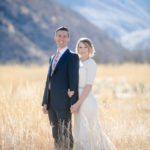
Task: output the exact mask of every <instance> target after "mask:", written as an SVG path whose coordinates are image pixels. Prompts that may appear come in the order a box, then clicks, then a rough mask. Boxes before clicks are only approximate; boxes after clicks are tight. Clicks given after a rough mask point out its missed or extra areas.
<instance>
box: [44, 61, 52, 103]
mask: <svg viewBox="0 0 150 150" xmlns="http://www.w3.org/2000/svg"><path fill="white" fill-rule="evenodd" d="M50 61H51V59H50V60H49V69H48V73H47V78H46V84H45V89H44V94H43V100H42V106H43V105H44V104H48V84H49V71H50Z"/></svg>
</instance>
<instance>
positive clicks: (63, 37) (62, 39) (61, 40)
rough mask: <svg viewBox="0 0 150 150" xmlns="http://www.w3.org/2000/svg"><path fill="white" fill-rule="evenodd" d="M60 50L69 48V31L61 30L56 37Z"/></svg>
mask: <svg viewBox="0 0 150 150" xmlns="http://www.w3.org/2000/svg"><path fill="white" fill-rule="evenodd" d="M54 39H55V41H56V44H57V47H58V49H63V48H65V47H66V46H67V43H68V42H69V41H70V37H69V36H68V32H67V31H63V30H59V31H57V33H56V35H55V37H54Z"/></svg>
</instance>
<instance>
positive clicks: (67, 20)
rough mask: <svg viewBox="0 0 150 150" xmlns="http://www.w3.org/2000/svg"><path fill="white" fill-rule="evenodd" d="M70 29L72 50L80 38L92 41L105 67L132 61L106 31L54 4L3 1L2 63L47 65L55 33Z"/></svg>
mask: <svg viewBox="0 0 150 150" xmlns="http://www.w3.org/2000/svg"><path fill="white" fill-rule="evenodd" d="M62 25H63V26H67V27H68V28H69V29H70V32H71V42H70V43H69V47H70V48H71V49H72V50H74V48H75V44H76V41H77V40H78V38H80V37H89V38H90V39H92V41H93V43H94V45H95V49H96V55H95V59H96V61H97V62H101V63H121V62H124V61H127V60H130V56H131V55H130V52H129V51H127V50H126V49H124V48H123V47H122V46H121V45H119V44H118V43H116V42H115V40H113V39H112V38H110V37H109V36H108V35H107V34H106V33H105V32H104V31H102V30H100V29H99V28H98V27H96V26H95V25H93V24H92V23H90V22H89V21H87V20H86V19H85V18H83V17H82V16H81V15H79V14H78V13H76V12H74V11H73V10H71V9H69V8H67V7H65V6H63V5H62V4H59V3H57V2H55V1H54V0H43V1H41V0H21V1H20V0H13V1H11V0H3V1H1V3H0V63H8V62H12V61H15V62H19V63H31V62H35V63H40V64H41V63H45V62H47V60H48V58H49V57H50V56H51V53H52V52H54V51H55V50H56V44H55V41H54V40H53V36H54V31H55V29H56V28H57V27H59V26H62Z"/></svg>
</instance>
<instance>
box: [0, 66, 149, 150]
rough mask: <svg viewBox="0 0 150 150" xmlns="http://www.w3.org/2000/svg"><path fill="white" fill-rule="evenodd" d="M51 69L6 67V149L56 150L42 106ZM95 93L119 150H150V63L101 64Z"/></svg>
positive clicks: (1, 98) (1, 81) (0, 95)
mask: <svg viewBox="0 0 150 150" xmlns="http://www.w3.org/2000/svg"><path fill="white" fill-rule="evenodd" d="M47 71H48V66H46V65H45V66H36V65H31V66H21V65H13V66H11V65H3V66H2V65H1V66H0V150H53V138H52V135H51V134H52V133H51V127H50V125H49V120H48V116H47V115H44V114H43V113H42V108H41V101H42V96H43V91H44V87H45V80H46V74H47ZM93 93H94V95H95V97H96V99H97V102H98V112H99V116H98V117H99V122H100V124H101V127H102V129H103V130H104V131H105V133H106V134H107V135H108V136H109V138H110V139H111V141H112V142H113V143H114V145H115V146H116V147H117V149H118V150H150V65H148V64H122V65H98V69H97V74H96V78H95V82H94V85H93ZM85 144H86V143H85Z"/></svg>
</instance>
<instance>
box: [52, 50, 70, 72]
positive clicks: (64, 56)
mask: <svg viewBox="0 0 150 150" xmlns="http://www.w3.org/2000/svg"><path fill="white" fill-rule="evenodd" d="M68 52H69V49H67V50H66V51H65V52H64V54H63V55H62V56H61V57H60V59H59V61H58V62H57V64H56V67H55V70H54V72H53V74H54V73H55V71H56V70H57V68H58V66H59V65H60V64H61V63H62V62H63V60H65V58H66V56H67V54H68ZM51 66H52V65H51ZM53 74H52V75H53Z"/></svg>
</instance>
